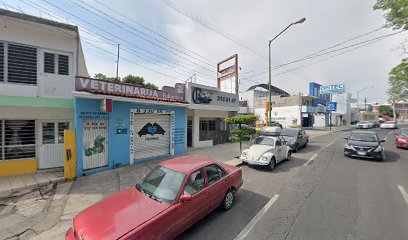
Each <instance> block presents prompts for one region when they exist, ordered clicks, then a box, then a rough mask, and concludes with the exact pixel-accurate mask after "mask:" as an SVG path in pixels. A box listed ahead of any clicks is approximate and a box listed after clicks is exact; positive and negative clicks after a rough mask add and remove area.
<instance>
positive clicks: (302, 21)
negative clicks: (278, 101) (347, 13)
mask: <svg viewBox="0 0 408 240" xmlns="http://www.w3.org/2000/svg"><path fill="white" fill-rule="evenodd" d="M305 21H306V18H302V19H300V20H298V21H296V22H293V23H291V24H289V25H288V26H287V27H286V28H285V29H283V30H282V31H281V32H280V33H279V34H278V35H276V36H275V37H274V38H272V39H271V40H269V44H268V46H269V112H268V119H269V121H268V123H269V126H270V125H271V122H272V115H271V112H272V85H271V81H272V72H271V71H272V65H271V64H272V63H271V42H272V41H273V40H275V39H276V38H277V37H279V35H281V34H282V33H283V32H284V31H286V30H287V29H288V28H290V27H291V26H292V25H295V24H300V23H304V22H305Z"/></svg>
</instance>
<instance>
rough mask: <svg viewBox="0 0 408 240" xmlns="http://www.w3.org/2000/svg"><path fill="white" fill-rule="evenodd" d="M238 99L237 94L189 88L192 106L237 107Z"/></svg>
mask: <svg viewBox="0 0 408 240" xmlns="http://www.w3.org/2000/svg"><path fill="white" fill-rule="evenodd" d="M238 99H239V98H238V95H237V94H233V93H227V92H221V91H214V90H209V89H204V88H200V87H191V100H192V103H194V104H200V105H210V106H220V107H238V103H239V100H238Z"/></svg>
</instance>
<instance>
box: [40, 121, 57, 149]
mask: <svg viewBox="0 0 408 240" xmlns="http://www.w3.org/2000/svg"><path fill="white" fill-rule="evenodd" d="M54 125H55V124H54V123H53V122H43V124H42V134H43V144H54V143H55V126H54Z"/></svg>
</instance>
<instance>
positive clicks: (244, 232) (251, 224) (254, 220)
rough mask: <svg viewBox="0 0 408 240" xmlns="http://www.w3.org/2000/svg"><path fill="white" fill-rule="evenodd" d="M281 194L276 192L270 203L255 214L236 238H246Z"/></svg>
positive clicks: (236, 239) (235, 239)
mask: <svg viewBox="0 0 408 240" xmlns="http://www.w3.org/2000/svg"><path fill="white" fill-rule="evenodd" d="M278 197H279V194H275V195H274V196H273V197H272V198H271V200H269V202H268V203H266V204H265V206H264V207H263V208H262V209H261V210H260V211H259V212H258V213H257V214H256V215H255V217H254V218H252V220H251V221H250V222H249V223H248V225H246V227H245V228H244V229H242V231H241V232H240V233H239V234H238V235H237V236H236V237H235V238H234V240H241V239H244V238H245V237H246V236H247V235H248V233H249V232H250V231H251V229H252V228H253V227H254V226H255V224H256V223H257V222H258V221H259V219H261V217H262V216H263V215H264V214H265V213H266V211H268V209H269V208H270V207H271V206H272V204H274V203H275V202H276V200H278Z"/></svg>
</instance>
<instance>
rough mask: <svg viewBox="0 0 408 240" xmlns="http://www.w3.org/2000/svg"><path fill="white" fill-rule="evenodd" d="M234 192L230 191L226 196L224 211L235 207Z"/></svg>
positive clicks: (223, 205) (223, 203) (223, 204)
mask: <svg viewBox="0 0 408 240" xmlns="http://www.w3.org/2000/svg"><path fill="white" fill-rule="evenodd" d="M234 199H235V198H234V191H232V190H229V191H228V192H227V194H225V197H224V201H223V202H222V209H224V210H225V211H228V210H230V209H231V208H232V205H234Z"/></svg>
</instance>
